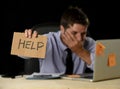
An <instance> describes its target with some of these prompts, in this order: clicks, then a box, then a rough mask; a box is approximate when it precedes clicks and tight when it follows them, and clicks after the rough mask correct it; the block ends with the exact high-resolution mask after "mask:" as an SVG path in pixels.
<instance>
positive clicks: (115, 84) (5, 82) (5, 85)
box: [0, 77, 120, 89]
mask: <svg viewBox="0 0 120 89" xmlns="http://www.w3.org/2000/svg"><path fill="white" fill-rule="evenodd" d="M0 89H120V79H113V80H106V81H100V82H89V81H81V80H68V79H54V80H26V79H25V78H24V77H17V78H15V79H12V78H1V77H0Z"/></svg>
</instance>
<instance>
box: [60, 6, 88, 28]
mask: <svg viewBox="0 0 120 89" xmlns="http://www.w3.org/2000/svg"><path fill="white" fill-rule="evenodd" d="M75 23H77V24H82V25H84V26H89V24H90V22H89V19H88V17H87V15H86V14H85V13H84V12H83V11H82V10H81V9H80V8H78V7H69V8H68V9H67V10H65V11H64V13H63V15H62V16H61V20H60V25H62V26H63V27H64V28H65V29H66V28H69V26H70V25H73V24H75Z"/></svg>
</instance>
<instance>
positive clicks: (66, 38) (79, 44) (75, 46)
mask: <svg viewBox="0 0 120 89" xmlns="http://www.w3.org/2000/svg"><path fill="white" fill-rule="evenodd" d="M62 40H63V42H64V43H65V44H66V45H67V46H68V48H70V49H71V50H72V51H73V52H75V53H78V52H79V50H80V49H82V48H83V44H84V41H83V40H78V39H77V38H75V36H74V35H73V34H72V33H71V32H70V31H69V30H66V31H65V32H64V33H62Z"/></svg>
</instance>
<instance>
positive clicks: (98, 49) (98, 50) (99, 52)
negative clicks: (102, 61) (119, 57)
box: [96, 42, 105, 56]
mask: <svg viewBox="0 0 120 89" xmlns="http://www.w3.org/2000/svg"><path fill="white" fill-rule="evenodd" d="M104 50H105V46H104V45H103V44H102V43H100V42H99V43H97V44H96V55H99V56H100V55H103V54H104Z"/></svg>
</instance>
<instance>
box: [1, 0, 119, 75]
mask: <svg viewBox="0 0 120 89" xmlns="http://www.w3.org/2000/svg"><path fill="white" fill-rule="evenodd" d="M117 3H118V2H115V0H114V2H113V0H111V1H109V2H104V1H101V0H100V1H92V0H53V1H52V0H40V1H38V0H33V1H31V0H19V1H12V0H9V1H4V4H3V9H4V12H3V13H4V14H3V15H4V16H3V17H4V21H3V22H4V25H3V26H2V27H3V29H1V31H2V32H1V35H0V36H1V46H0V50H1V55H0V74H6V73H7V74H8V73H10V74H20V73H21V72H22V71H24V60H22V59H20V58H18V57H16V56H13V55H10V50H11V44H12V36H13V32H15V31H17V32H23V31H24V29H25V28H31V27H32V26H34V25H36V24H40V23H41V24H42V23H52V22H55V23H58V24H59V20H60V16H61V14H62V12H63V11H64V10H65V9H66V8H67V7H68V6H70V5H72V6H79V7H80V8H82V9H83V11H84V12H85V13H86V14H87V15H88V17H89V19H90V22H91V24H90V27H89V28H88V29H89V31H90V35H91V36H92V37H93V38H94V39H95V40H97V39H115V38H120V35H119V32H118V31H119V29H118V28H119V27H118V26H119V20H118V19H119V15H118V11H119V8H118V6H119V5H117Z"/></svg>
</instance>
